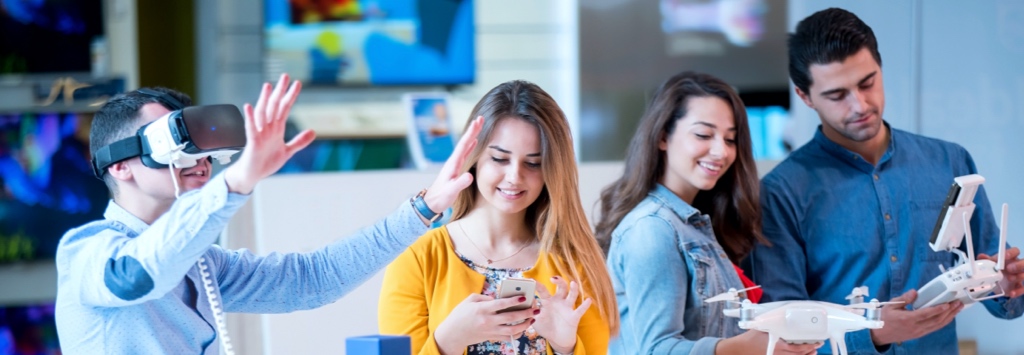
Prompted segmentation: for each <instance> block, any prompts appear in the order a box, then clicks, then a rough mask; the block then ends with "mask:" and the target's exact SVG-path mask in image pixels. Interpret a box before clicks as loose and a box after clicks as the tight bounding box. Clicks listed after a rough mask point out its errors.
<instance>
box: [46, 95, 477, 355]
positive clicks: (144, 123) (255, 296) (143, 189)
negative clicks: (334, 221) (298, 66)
mask: <svg viewBox="0 0 1024 355" xmlns="http://www.w3.org/2000/svg"><path fill="white" fill-rule="evenodd" d="M288 83H289V79H288V78H287V76H282V77H281V80H280V81H279V82H278V83H277V85H276V87H273V88H272V87H271V85H270V84H264V86H263V90H262V92H261V93H260V97H259V100H258V101H257V103H256V106H255V107H253V106H251V105H249V104H246V105H245V115H244V118H242V117H241V116H240V115H239V114H238V110H237V108H234V109H233V111H234V112H233V114H232V113H231V110H224V108H223V107H221V108H217V109H215V110H213V111H210V110H206V109H209V108H210V107H198V108H197V109H194V110H190V109H191V108H186V106H188V105H190V104H191V102H190V101H191V100H190V99H189V98H188V96H186V95H184V94H182V93H179V92H175V91H172V90H169V89H163V88H156V89H140V90H137V91H133V92H129V93H126V94H122V95H118V96H117V97H114V98H113V99H111V100H110V101H109V102H107V103H106V104H105V105H104V106H103V107H102V108H101V109H100V110H99V112H97V113H96V115H95V118H94V119H93V123H92V132H91V134H90V144H91V145H92V152H93V155H94V159H95V160H94V164H93V165H94V169H95V170H96V172H97V175H98V176H99V177H101V178H102V179H103V180H104V181H105V182H106V183H107V186H108V187H109V189H110V191H111V194H112V196H113V200H112V201H111V202H110V204H109V206H108V207H107V210H106V212H105V213H104V217H105V219H104V220H100V221H95V222H92V223H89V224H86V225H84V226H81V227H79V228H75V229H72V230H70V231H68V233H67V234H65V235H64V237H63V238H62V239H61V242H60V245H59V246H58V248H57V273H58V284H57V286H58V287H57V305H56V320H57V328H58V332H59V333H60V342H61V344H60V345H61V348H62V350H63V351H64V352H66V353H74V354H79V353H86V354H189V353H191V354H195V353H202V354H218V353H219V352H220V351H221V349H222V348H223V349H224V350H225V351H226V352H228V353H230V344H229V343H228V342H227V340H226V339H227V337H226V334H224V333H223V322H222V320H223V316H222V315H221V314H220V313H219V310H220V309H221V308H222V309H223V311H226V312H246V313H283V312H290V311H295V310H303V309H312V308H316V307H319V306H323V305H326V304H329V303H331V302H334V301H335V300H337V299H338V298H340V297H341V296H342V295H344V294H345V293H347V292H349V291H351V290H353V289H354V288H355V287H356V286H358V285H359V284H361V283H362V282H363V281H365V280H367V279H368V278H369V277H371V276H372V275H373V274H375V273H376V272H377V271H378V270H379V269H381V268H383V267H384V266H386V265H387V264H388V263H389V262H391V260H393V259H394V258H395V257H397V256H398V254H399V253H401V252H402V251H404V250H405V248H406V247H408V246H409V245H410V244H412V243H413V241H415V240H416V238H417V237H419V236H420V235H422V234H423V233H425V232H426V231H427V227H428V225H429V223H430V222H432V220H435V219H436V218H437V217H439V214H436V213H434V212H432V211H443V210H445V209H447V208H448V207H449V206H450V205H451V204H452V203H453V202H454V201H455V198H456V195H457V194H458V192H459V191H461V190H462V189H464V188H466V187H467V186H469V184H470V182H471V180H472V176H471V175H469V174H468V173H459V172H460V171H462V170H461V166H462V164H463V163H464V162H465V159H466V156H467V155H468V153H469V152H470V151H472V148H473V145H475V144H476V136H477V133H479V130H480V126H481V122H482V121H480V120H479V119H478V120H477V121H476V122H474V124H473V125H471V126H470V129H469V130H467V132H466V134H465V135H464V136H463V137H462V139H461V140H460V141H459V143H458V145H457V146H456V148H455V152H454V153H453V154H452V156H451V158H449V160H448V162H447V163H445V165H444V167H443V168H442V170H441V174H440V175H439V176H438V177H437V179H436V180H435V181H434V183H433V184H432V185H431V186H430V188H429V189H426V190H424V191H423V192H421V193H420V194H419V195H417V196H416V197H415V198H414V199H412V200H411V201H409V202H403V203H402V204H401V206H400V207H399V208H398V210H397V211H395V212H394V213H392V214H391V215H390V216H388V217H386V218H385V219H383V220H381V221H378V222H377V223H376V224H375V225H373V226H371V227H368V228H365V229H363V230H361V231H360V232H358V233H357V234H356V235H354V236H352V237H349V238H345V239H342V240H339V241H338V242H335V243H333V244H331V245H328V246H326V247H324V248H322V249H320V250H318V251H315V252H312V253H305V254H297V253H294V254H277V253H274V254H270V255H267V256H255V255H253V254H251V253H249V252H248V251H245V250H238V251H235V250H225V249H222V248H221V247H219V246H217V245H213V243H214V242H215V241H216V239H217V237H218V235H219V234H220V232H221V230H223V228H224V227H225V226H226V225H227V223H228V220H229V219H230V218H231V216H232V215H233V214H234V213H235V212H236V211H237V210H238V208H240V207H241V206H242V205H243V204H244V203H245V201H246V200H247V199H248V196H247V195H248V194H249V193H250V192H252V190H253V188H254V187H255V185H256V183H257V182H259V181H260V180H261V179H263V178H265V177H267V176H269V175H271V174H273V173H274V172H276V171H277V170H278V169H280V168H281V166H282V165H283V164H284V163H285V162H286V161H287V160H288V159H289V158H290V157H291V156H292V155H293V154H295V152H297V151H299V150H301V149H302V148H304V147H306V146H307V145H309V143H310V142H312V141H313V138H314V135H313V132H312V131H310V130H306V131H304V132H302V133H300V134H299V135H297V136H296V137H295V138H293V139H292V140H291V141H289V142H287V143H286V142H285V140H284V131H285V122H286V120H287V117H288V113H289V111H290V110H291V106H292V104H293V103H294V102H295V99H296V97H297V96H298V93H299V91H300V90H301V84H300V83H299V82H294V83H293V84H292V85H291V86H289V85H288ZM217 115H226V116H217ZM214 116H217V117H214ZM231 116H234V118H233V117H231ZM211 122H213V123H211ZM239 123H241V124H239ZM212 132H216V133H212ZM209 134H213V136H212V138H211V136H206V137H204V135H209ZM232 137H234V138H238V137H243V138H244V140H243V141H242V142H244V148H243V147H242V146H240V145H239V144H238V140H237V139H234V138H232ZM237 150H241V154H240V155H238V156H237V161H236V162H235V163H234V164H232V165H231V166H229V167H227V168H226V169H224V171H223V172H222V173H220V174H217V175H216V176H211V174H210V172H211V164H210V157H215V158H218V159H226V158H225V155H226V156H228V157H230V154H225V153H230V152H232V151H237ZM168 166H170V167H168ZM177 190H180V191H181V193H182V194H181V195H180V197H176V196H177V195H178V192H177ZM204 281H208V282H209V283H208V284H204ZM207 293H209V294H207ZM218 329H220V334H218Z"/></svg>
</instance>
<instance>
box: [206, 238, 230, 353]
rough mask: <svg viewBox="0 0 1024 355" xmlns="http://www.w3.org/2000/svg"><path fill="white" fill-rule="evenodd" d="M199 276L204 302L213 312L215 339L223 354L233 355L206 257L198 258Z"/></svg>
mask: <svg viewBox="0 0 1024 355" xmlns="http://www.w3.org/2000/svg"><path fill="white" fill-rule="evenodd" d="M199 276H200V277H201V278H202V279H203V289H205V290H206V300H207V301H209V302H210V311H211V312H213V320H214V323H217V338H220V346H221V350H223V351H222V353H223V354H226V355H234V354H235V351H234V350H233V349H232V348H231V338H230V337H228V327H227V322H226V321H225V320H224V311H223V310H222V309H221V307H220V302H219V301H217V294H215V293H214V292H213V279H212V278H211V277H210V272H209V271H208V268H207V266H206V257H204V256H200V257H199Z"/></svg>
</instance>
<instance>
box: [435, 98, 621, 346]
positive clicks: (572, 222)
mask: <svg viewBox="0 0 1024 355" xmlns="http://www.w3.org/2000/svg"><path fill="white" fill-rule="evenodd" d="M479 116H483V117H484V125H483V128H482V129H481V130H480V134H479V135H478V136H477V142H480V143H479V144H477V145H476V148H475V149H473V152H472V153H470V156H469V158H468V159H467V161H470V162H474V165H473V166H470V167H467V168H466V170H467V171H469V172H470V173H473V174H475V173H476V166H475V162H476V161H478V160H479V159H480V155H482V154H483V152H484V150H485V149H486V147H487V144H485V143H486V142H489V141H490V138H491V136H492V135H493V133H494V128H495V127H496V126H497V125H498V122H500V121H501V120H505V119H520V120H524V121H526V122H529V123H531V124H533V125H535V126H536V127H537V130H538V131H539V132H540V142H541V171H542V173H541V174H542V176H543V177H544V190H543V191H542V192H541V194H540V196H538V197H537V200H536V201H534V202H533V204H531V205H530V207H528V208H527V210H526V223H528V225H530V224H532V225H533V227H534V232H535V234H536V235H537V238H538V239H539V241H540V247H541V250H543V251H544V252H545V253H548V254H550V255H552V256H554V257H555V258H556V260H558V262H556V263H555V264H556V268H557V270H558V272H559V274H562V275H569V276H570V277H571V279H572V280H576V281H577V282H580V284H581V286H582V288H581V289H582V291H583V294H584V295H587V294H589V295H593V296H592V297H593V298H594V301H595V302H596V304H595V305H594V306H596V307H597V308H598V310H599V311H600V314H601V317H602V318H604V319H605V320H606V321H607V322H608V325H609V327H610V331H611V334H617V333H618V330H619V311H618V309H617V308H616V305H615V293H614V291H613V289H612V281H611V277H610V276H608V269H607V268H606V267H605V264H604V254H603V253H602V252H601V247H600V246H598V244H597V240H596V239H594V234H593V233H592V232H591V230H590V226H589V224H588V222H587V216H586V215H585V214H584V213H583V205H582V203H581V202H580V191H579V183H578V180H579V172H578V171H577V169H576V153H575V152H574V150H573V146H572V134H571V132H570V130H569V122H568V120H566V118H565V114H564V113H563V112H562V109H561V108H559V107H558V104H557V103H555V100H554V99H553V98H551V96H550V95H548V93H547V92H544V90H543V89H541V88H540V87H539V86H537V85H535V84H533V83H530V82H526V81H521V80H515V81H509V82H506V83H503V84H501V85H498V86H497V87H495V88H494V89H491V91H489V92H487V94H486V95H484V97H483V98H482V99H480V102H478V103H477V104H476V107H474V108H473V113H472V114H471V115H470V118H471V120H470V122H472V118H476V117H479ZM476 190H477V188H476V181H474V182H473V185H471V186H470V187H469V188H467V189H465V190H462V192H461V193H459V196H458V198H456V200H455V204H454V206H453V207H452V209H453V212H452V220H453V221H454V220H458V219H460V218H462V217H464V216H465V215H466V214H467V213H469V211H471V210H472V209H473V207H474V206H475V203H476V201H475V199H476Z"/></svg>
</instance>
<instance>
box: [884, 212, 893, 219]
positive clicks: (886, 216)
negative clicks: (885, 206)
mask: <svg viewBox="0 0 1024 355" xmlns="http://www.w3.org/2000/svg"><path fill="white" fill-rule="evenodd" d="M890 219H892V217H889V214H888V213H886V214H885V220H886V221H888V220H890Z"/></svg>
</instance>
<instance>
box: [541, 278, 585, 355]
mask: <svg viewBox="0 0 1024 355" xmlns="http://www.w3.org/2000/svg"><path fill="white" fill-rule="evenodd" d="M551 282H553V283H554V284H555V294H554V295H552V294H550V293H549V292H548V289H547V287H538V288H537V294H538V295H539V296H540V314H538V315H537V317H536V318H534V319H536V321H537V322H536V324H534V325H533V329H534V330H536V331H537V334H540V336H542V337H544V339H545V340H547V342H548V344H550V345H551V349H553V350H555V351H557V352H559V353H563V354H568V353H571V352H573V350H574V349H575V348H576V327H577V326H578V325H579V324H580V318H583V314H585V313H587V309H589V308H590V305H591V304H593V303H594V302H593V299H590V298H587V299H585V300H583V303H581V304H580V306H579V307H576V298H577V297H579V295H580V289H579V284H578V283H576V281H572V282H570V283H569V284H568V285H566V284H565V280H563V279H562V278H560V277H558V276H555V277H552V278H551Z"/></svg>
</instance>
